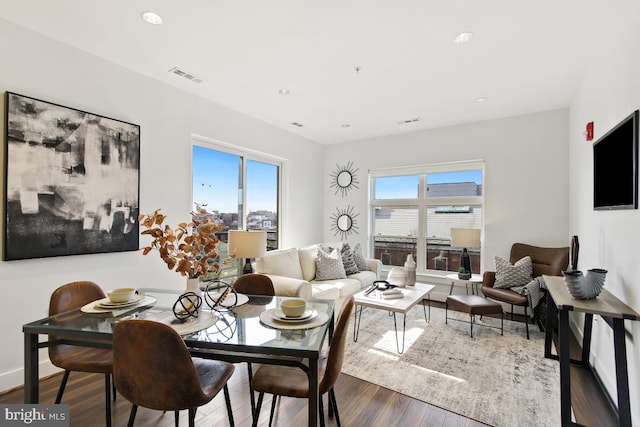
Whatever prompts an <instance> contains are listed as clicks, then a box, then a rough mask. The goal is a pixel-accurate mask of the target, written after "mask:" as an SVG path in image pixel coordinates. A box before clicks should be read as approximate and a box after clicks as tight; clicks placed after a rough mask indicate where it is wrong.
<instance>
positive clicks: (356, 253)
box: [353, 243, 369, 271]
mask: <svg viewBox="0 0 640 427" xmlns="http://www.w3.org/2000/svg"><path fill="white" fill-rule="evenodd" d="M353 257H354V258H355V260H356V265H357V266H358V270H360V271H369V263H368V262H367V258H366V257H365V256H364V250H363V249H362V245H361V244H360V243H356V246H355V247H354V248H353Z"/></svg>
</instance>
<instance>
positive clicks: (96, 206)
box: [3, 92, 140, 261]
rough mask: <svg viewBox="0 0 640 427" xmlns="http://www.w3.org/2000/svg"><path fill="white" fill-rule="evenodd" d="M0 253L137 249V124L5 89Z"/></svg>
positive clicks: (31, 255)
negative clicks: (1, 239) (0, 241)
mask: <svg viewBox="0 0 640 427" xmlns="http://www.w3.org/2000/svg"><path fill="white" fill-rule="evenodd" d="M5 129H6V138H5V141H6V146H5V205H4V208H5V211H4V222H5V223H4V245H3V248H4V255H3V259H4V260H5V261H8V260H19V259H27V258H42V257H53V256H61V255H79V254H93V253H105V252H122V251H133V250H137V249H138V248H139V242H138V237H139V233H138V210H139V205H138V201H139V196H140V191H139V188H140V186H139V179H140V126H138V125H135V124H131V123H126V122H123V121H119V120H114V119H110V118H107V117H102V116H99V115H96V114H91V113H87V112H85V111H80V110H76V109H73V108H68V107H63V106H61V105H57V104H52V103H49V102H45V101H41V100H38V99H34V98H30V97H27V96H23V95H18V94H15V93H10V92H7V102H6V126H5Z"/></svg>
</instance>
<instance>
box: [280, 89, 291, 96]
mask: <svg viewBox="0 0 640 427" xmlns="http://www.w3.org/2000/svg"><path fill="white" fill-rule="evenodd" d="M278 93H279V94H280V95H289V89H278Z"/></svg>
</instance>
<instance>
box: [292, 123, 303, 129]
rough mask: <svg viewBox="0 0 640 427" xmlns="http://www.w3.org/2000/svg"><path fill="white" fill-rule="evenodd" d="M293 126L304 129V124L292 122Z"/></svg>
mask: <svg viewBox="0 0 640 427" xmlns="http://www.w3.org/2000/svg"><path fill="white" fill-rule="evenodd" d="M291 124H292V125H293V126H296V127H299V128H301V127H302V123H298V122H292V123H291Z"/></svg>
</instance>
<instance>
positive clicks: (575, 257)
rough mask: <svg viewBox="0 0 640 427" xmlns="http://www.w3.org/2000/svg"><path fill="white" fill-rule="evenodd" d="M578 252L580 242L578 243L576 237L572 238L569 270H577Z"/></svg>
mask: <svg viewBox="0 0 640 427" xmlns="http://www.w3.org/2000/svg"><path fill="white" fill-rule="evenodd" d="M579 252H580V242H579V241H578V236H573V237H572V238H571V270H572V271H577V270H578V254H579Z"/></svg>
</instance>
